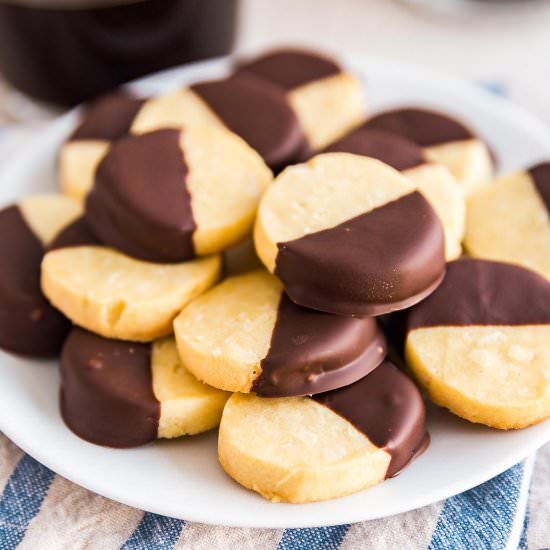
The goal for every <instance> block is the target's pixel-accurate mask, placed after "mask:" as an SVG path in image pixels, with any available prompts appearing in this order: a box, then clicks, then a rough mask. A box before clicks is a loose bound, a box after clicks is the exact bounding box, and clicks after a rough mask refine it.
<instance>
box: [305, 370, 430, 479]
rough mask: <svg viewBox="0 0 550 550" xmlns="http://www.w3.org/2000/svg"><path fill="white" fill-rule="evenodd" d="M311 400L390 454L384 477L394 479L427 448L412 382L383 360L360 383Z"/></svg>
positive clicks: (422, 410)
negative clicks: (343, 420) (345, 421)
mask: <svg viewBox="0 0 550 550" xmlns="http://www.w3.org/2000/svg"><path fill="white" fill-rule="evenodd" d="M313 399H315V401H317V402H318V403H321V404H322V405H324V406H325V407H328V408H329V409H331V410H333V411H334V412H335V413H336V414H338V415H340V416H341V417H342V418H344V419H346V420H347V421H348V422H350V423H351V424H353V425H354V426H355V427H356V428H357V429H358V430H359V431H361V432H362V433H364V434H365V435H366V436H367V437H368V438H369V440H370V441H371V442H372V443H373V444H374V445H376V446H377V447H378V448H382V449H384V450H386V451H387V452H388V453H389V454H390V455H391V462H390V465H389V468H388V471H387V473H386V477H393V476H396V475H397V474H398V473H399V472H401V470H403V468H404V467H405V466H407V464H409V463H410V462H411V461H412V460H413V459H414V458H416V457H417V456H418V455H420V454H421V453H422V452H423V451H425V450H426V448H427V447H428V445H429V442H430V438H429V435H428V434H427V433H426V428H425V421H426V410H425V407H424V402H423V401H422V397H421V395H420V392H419V391H418V389H417V387H416V386H415V385H414V383H413V382H412V381H411V380H409V378H407V376H405V375H404V374H403V373H402V372H401V371H400V370H399V369H398V368H397V367H395V366H394V365H393V364H392V363H391V362H389V361H384V362H383V363H382V364H381V365H380V366H379V367H377V368H376V369H374V371H372V372H371V373H370V374H369V375H367V376H365V377H364V378H362V379H361V380H359V381H357V382H355V383H354V384H351V385H350V386H346V387H345V388H340V389H337V390H333V391H330V392H326V393H323V394H320V395H315V396H313Z"/></svg>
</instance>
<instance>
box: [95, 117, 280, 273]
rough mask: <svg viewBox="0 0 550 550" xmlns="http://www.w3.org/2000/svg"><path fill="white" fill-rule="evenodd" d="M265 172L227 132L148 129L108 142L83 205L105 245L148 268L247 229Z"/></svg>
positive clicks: (216, 245)
mask: <svg viewBox="0 0 550 550" xmlns="http://www.w3.org/2000/svg"><path fill="white" fill-rule="evenodd" d="M270 181H271V172H270V170H269V168H267V166H266V165H265V164H264V163H263V161H262V159H261V158H260V157H259V156H258V154H257V153H256V152H255V151H253V150H252V149H251V148H250V147H248V146H247V145H246V144H245V143H244V142H243V141H242V140H241V139H240V138H238V137H237V136H235V135H234V134H232V133H231V132H228V131H227V130H223V129H218V128H208V127H202V128H199V127H194V128H187V129H185V130H175V129H168V130H156V131H154V132H151V133H148V134H144V135H142V136H132V137H128V138H125V139H122V140H120V141H118V142H116V143H115V144H114V145H113V146H112V147H111V148H110V149H109V152H108V153H107V154H106V155H105V157H104V158H103V160H102V161H101V163H100V165H99V167H98V169H97V172H96V177H95V183H94V187H93V189H92V191H91V192H90V194H89V195H88V198H87V200H86V221H87V223H88V225H89V226H90V229H91V230H92V231H93V233H95V234H96V235H97V237H98V238H99V239H100V240H101V241H102V242H103V243H105V244H107V245H109V246H112V247H114V248H116V249H118V250H120V251H122V252H124V253H126V254H128V255H129V256H132V257H134V258H138V259H141V260H145V261H152V262H165V263H169V262H181V261H184V260H188V259H191V258H193V257H195V255H198V256H204V255H207V254H212V253H215V252H219V251H221V250H223V249H225V248H227V247H229V246H231V245H233V244H235V243H237V242H239V241H240V240H242V239H243V238H244V237H246V235H247V234H248V233H250V231H251V229H252V224H253V221H254V217H255V215H256V208H257V206H258V202H259V200H260V196H261V195H262V193H263V191H264V189H265V188H266V187H267V186H268V184H269V183H270Z"/></svg>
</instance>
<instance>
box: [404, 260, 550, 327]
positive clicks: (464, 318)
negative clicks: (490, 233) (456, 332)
mask: <svg viewBox="0 0 550 550" xmlns="http://www.w3.org/2000/svg"><path fill="white" fill-rule="evenodd" d="M541 324H550V283H549V282H548V281H547V280H546V279H544V278H543V277H542V276H540V275H538V274H536V273H535V272H533V271H530V270H528V269H525V268H522V267H519V266H516V265H513V264H507V263H501V262H493V261H488V260H477V259H469V258H468V259H467V258H464V259H461V260H457V261H454V262H451V263H449V264H448V265H447V273H446V275H445V279H444V280H443V283H441V285H440V286H439V288H438V289H437V290H436V291H435V292H434V293H433V294H432V295H431V296H429V297H428V298H427V299H426V300H425V301H424V302H422V303H421V304H418V305H417V306H416V307H414V308H413V309H411V310H410V312H408V315H407V323H406V326H407V330H409V331H411V330H414V329H417V328H424V327H437V326H469V325H501V326H514V325H541Z"/></svg>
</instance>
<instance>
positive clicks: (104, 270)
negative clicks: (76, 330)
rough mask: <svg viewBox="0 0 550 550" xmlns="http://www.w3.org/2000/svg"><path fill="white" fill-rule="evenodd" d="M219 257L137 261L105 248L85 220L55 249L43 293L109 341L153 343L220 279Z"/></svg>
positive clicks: (56, 242) (64, 234)
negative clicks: (182, 311)
mask: <svg viewBox="0 0 550 550" xmlns="http://www.w3.org/2000/svg"><path fill="white" fill-rule="evenodd" d="M220 269H221V261H220V258H219V256H216V255H214V256H210V257H205V258H201V259H197V260H193V261H188V262H184V263H179V264H153V263H149V262H143V261H140V260H135V259H133V258H130V257H129V256H126V255H124V254H122V253H120V252H118V251H117V250H114V249H113V248H109V247H106V246H102V245H101V244H100V243H99V242H98V241H97V240H96V239H95V237H93V235H92V234H91V232H90V231H89V229H88V227H87V226H86V223H85V221H84V220H83V219H82V218H81V219H79V220H77V221H76V222H74V223H73V224H72V225H70V226H68V227H67V228H66V229H65V230H64V231H62V232H61V233H60V234H59V236H58V237H57V238H56V239H55V240H54V242H53V243H52V244H51V246H50V248H49V250H48V252H47V253H46V255H45V256H44V260H43V261H42V280H41V284H42V290H43V292H44V294H45V295H46V296H47V298H48V299H49V300H50V301H51V303H52V304H53V305H54V306H55V307H56V308H58V309H59V310H60V311H62V312H63V313H64V314H65V315H66V316H67V317H68V318H69V319H71V321H73V322H74V323H75V324H77V325H79V326H81V327H84V328H86V329H88V330H91V331H93V332H95V333H97V334H100V335H101V336H104V337H106V338H119V339H122V340H132V341H151V340H155V339H157V338H161V337H163V336H166V335H168V334H170V333H171V332H172V322H173V320H174V318H175V317H176V315H177V314H178V313H179V312H180V311H181V310H182V308H183V307H184V306H185V305H186V304H187V303H188V302H189V301H190V300H192V299H193V298H195V297H196V296H198V295H199V294H201V293H202V292H204V291H205V290H206V289H208V288H209V287H210V286H211V285H212V284H214V283H215V282H216V280H217V278H218V276H219V273H220Z"/></svg>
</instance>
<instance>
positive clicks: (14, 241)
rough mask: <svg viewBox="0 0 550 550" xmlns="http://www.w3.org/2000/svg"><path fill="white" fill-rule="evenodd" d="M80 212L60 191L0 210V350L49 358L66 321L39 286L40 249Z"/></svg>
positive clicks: (60, 339) (60, 340)
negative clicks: (0, 267)
mask: <svg viewBox="0 0 550 550" xmlns="http://www.w3.org/2000/svg"><path fill="white" fill-rule="evenodd" d="M81 212H82V208H81V206H80V205H79V203H78V202H77V201H75V200H73V199H71V198H69V197H66V196H64V195H57V194H51V195H33V196H29V197H26V198H24V199H22V200H21V201H19V202H18V203H17V204H14V205H11V206H7V207H5V208H3V209H2V210H0V259H1V262H2V269H1V271H0V348H2V349H4V350H6V351H9V352H12V353H17V354H21V355H28V356H35V357H48V356H55V355H57V353H58V352H59V350H60V349H61V345H62V344H63V340H64V339H65V336H66V335H67V332H68V331H69V328H70V323H69V321H68V320H67V319H65V317H63V315H61V313H59V312H58V311H57V310H56V309H54V308H53V307H52V306H51V305H50V304H49V303H48V301H47V300H46V298H45V297H44V295H43V294H42V291H41V290H40V263H41V262H42V258H43V256H44V251H45V247H46V246H48V244H49V243H50V242H51V240H52V239H53V238H54V237H55V235H56V234H57V233H58V232H59V231H61V230H62V229H63V227H64V226H65V225H67V224H70V223H71V222H72V221H73V220H74V219H75V218H76V217H78V216H79V215H80V214H81Z"/></svg>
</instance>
